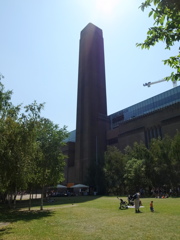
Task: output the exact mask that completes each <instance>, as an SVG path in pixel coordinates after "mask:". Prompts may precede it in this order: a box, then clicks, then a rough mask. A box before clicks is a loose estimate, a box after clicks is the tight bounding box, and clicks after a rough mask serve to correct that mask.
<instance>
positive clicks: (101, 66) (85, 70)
mask: <svg viewBox="0 0 180 240" xmlns="http://www.w3.org/2000/svg"><path fill="white" fill-rule="evenodd" d="M106 128H107V103H106V82H105V63H104V42H103V34H102V30H101V29H100V28H98V27H96V26H95V25H93V24H91V23H89V24H88V25H87V26H86V27H85V28H84V29H83V30H82V31H81V39H80V50H79V73H78V98H77V119H76V146H75V166H76V182H77V183H87V179H88V177H90V176H89V175H91V177H92V178H93V177H94V181H95V182H96V186H97V187H98V188H99V186H98V185H100V184H101V183H100V182H101V180H102V179H100V178H101V176H100V175H101V174H100V172H99V170H100V171H101V167H102V166H103V162H104V151H105V150H106ZM97 179H98V180H97Z"/></svg>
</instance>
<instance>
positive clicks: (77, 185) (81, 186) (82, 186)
mask: <svg viewBox="0 0 180 240" xmlns="http://www.w3.org/2000/svg"><path fill="white" fill-rule="evenodd" d="M88 187H89V186H87V185H84V184H76V185H74V186H71V188H88Z"/></svg>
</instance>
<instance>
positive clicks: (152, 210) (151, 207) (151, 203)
mask: <svg viewBox="0 0 180 240" xmlns="http://www.w3.org/2000/svg"><path fill="white" fill-rule="evenodd" d="M150 211H151V212H154V207H153V201H151V202H150Z"/></svg>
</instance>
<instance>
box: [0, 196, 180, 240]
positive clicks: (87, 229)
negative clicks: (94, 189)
mask: <svg viewBox="0 0 180 240" xmlns="http://www.w3.org/2000/svg"><path fill="white" fill-rule="evenodd" d="M123 199H124V200H126V198H123ZM151 200H153V201H154V209H155V212H154V213H151V212H150V210H149V203H150V201H151ZM142 202H143V205H144V208H142V209H141V211H142V213H138V214H135V212H134V209H127V210H119V200H118V199H117V198H116V197H105V196H104V197H98V196H93V197H91V196H87V197H86V196H84V197H64V198H57V199H56V200H55V202H54V203H51V204H45V205H44V210H43V211H40V210H39V209H40V208H39V206H37V204H39V203H40V200H38V201H37V200H34V202H33V204H34V206H33V208H32V211H30V212H29V211H28V210H27V209H28V207H27V206H26V205H27V203H26V201H23V203H20V202H18V203H17V206H18V207H19V209H18V210H16V211H13V210H12V211H8V210H5V209H3V208H2V206H0V223H1V222H8V223H9V224H8V225H6V226H1V225H0V240H2V239H3V240H6V239H8V240H21V239H22V240H29V239H31V240H36V239H37V240H41V239H42V240H53V239H55V240H59V239H60V240H64V239H67V240H76V239H77V240H116V239H117V240H119V239H123V240H124V239H126V240H134V239H138V240H140V239H142V240H148V239H153V240H156V239H157V240H159V239H166V240H168V239H171V240H176V239H178V240H179V239H180V227H179V225H180V199H179V198H168V199H155V198H154V199H152V198H144V199H142Z"/></svg>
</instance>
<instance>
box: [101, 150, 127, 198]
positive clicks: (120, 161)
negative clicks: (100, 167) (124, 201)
mask: <svg viewBox="0 0 180 240" xmlns="http://www.w3.org/2000/svg"><path fill="white" fill-rule="evenodd" d="M124 169H125V158H124V155H123V154H122V153H121V152H120V151H119V150H118V149H117V148H116V147H110V146H109V147H108V149H107V151H106V152H105V165H104V174H105V180H106V190H107V192H108V193H113V194H122V193H123V192H124V178H123V177H124Z"/></svg>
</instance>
